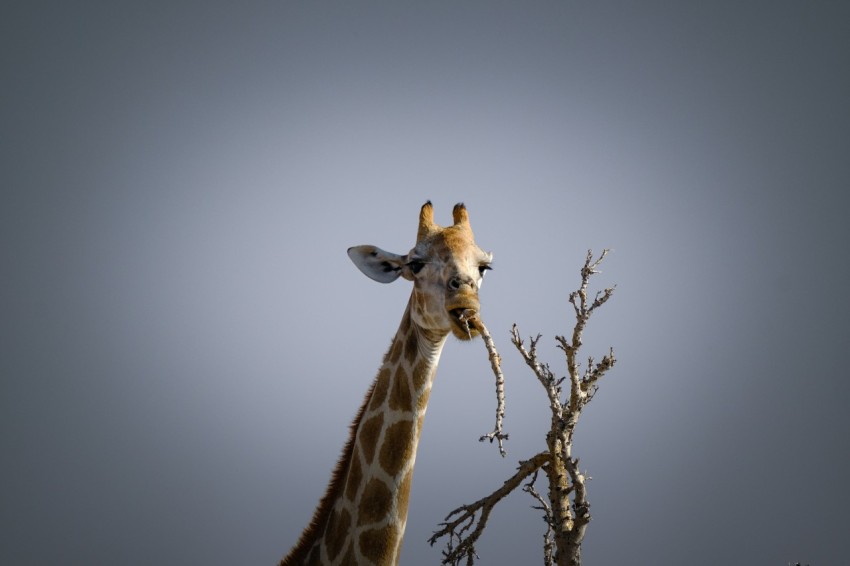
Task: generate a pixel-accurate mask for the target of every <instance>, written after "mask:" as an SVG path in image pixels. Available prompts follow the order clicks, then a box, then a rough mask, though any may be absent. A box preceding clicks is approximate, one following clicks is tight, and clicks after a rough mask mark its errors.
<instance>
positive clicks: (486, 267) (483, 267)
mask: <svg viewBox="0 0 850 566" xmlns="http://www.w3.org/2000/svg"><path fill="white" fill-rule="evenodd" d="M491 269H493V268H492V267H490V266H489V265H487V264H486V263H482V264H481V265H479V266H478V274H479V275H481V277H484V274H485V273H486V272H487V271H489V270H491Z"/></svg>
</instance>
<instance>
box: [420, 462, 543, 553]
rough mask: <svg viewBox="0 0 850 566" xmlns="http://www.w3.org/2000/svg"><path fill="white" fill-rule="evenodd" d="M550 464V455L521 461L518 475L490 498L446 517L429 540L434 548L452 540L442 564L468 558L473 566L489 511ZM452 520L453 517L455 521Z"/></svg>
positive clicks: (482, 499) (459, 508)
mask: <svg viewBox="0 0 850 566" xmlns="http://www.w3.org/2000/svg"><path fill="white" fill-rule="evenodd" d="M548 461H549V453H548V452H541V453H539V454H537V455H536V456H534V457H532V458H531V459H529V460H525V461H523V462H520V463H519V467H518V468H517V472H516V473H515V474H514V475H513V476H511V477H510V478H508V479H507V480H506V481H505V483H504V484H502V487H500V488H499V489H497V490H496V491H494V492H493V493H491V494H490V495H488V496H487V497H482V498H481V499H479V500H478V501H476V502H474V503H470V504H468V505H461V506H460V507H458V508H457V509H455V510H454V511H452V512H451V513H449V514H448V515H446V520H445V522H443V523H440V525H442V527H443V528H441V529H440V530H438V531H435V532H434V534H433V535H431V538H429V539H428V543H429V544H430V545H431V546H434V543H435V542H437V540H438V539H439V538H441V537H444V536H448V537H449V544H448V548H447V549H446V551H444V552H443V562H442V563H443V564H452V565H456V564H459V563H460V561H461V560H463V559H464V558H466V560H467V563H468V564H471V563H472V559H473V558H475V557H476V556H475V541H477V540H478V537H479V536H481V533H482V532H484V527H486V526H487V519H488V518H489V517H490V511H492V510H493V507H494V506H495V505H496V504H497V503H498V502H499V501H501V500H502V499H503V498H504V497H505V496H506V495H508V494H509V493H510V492H512V491H513V490H515V489H516V488H517V487H519V485H520V484H521V483H522V482H523V480H525V479H526V478H527V477H529V476H530V475H531V474H533V473H535V472H536V471H537V470H538V469H539V468H540V466H542V465H543V464H545V463H546V462H548ZM478 512H480V513H481V514H480V515H479V517H478V519H477V521H476V517H475V515H476V513H478ZM452 517H454V518H453V519H452ZM473 525H475V527H474V528H473V529H472V531H471V532H469V534H466V533H467V532H468V531H469V529H470V528H472V526H473ZM455 539H457V546H455V545H454V544H453V541H454V540H455Z"/></svg>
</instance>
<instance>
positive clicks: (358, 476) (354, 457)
mask: <svg viewBox="0 0 850 566" xmlns="http://www.w3.org/2000/svg"><path fill="white" fill-rule="evenodd" d="M361 481H363V468H362V467H361V466H360V453H359V452H358V450H357V447H356V446H355V447H354V452H353V453H352V454H351V464H350V465H349V468H348V480H347V482H346V484H345V496H346V497H347V498H348V500H349V501H354V499H355V498H356V497H357V488H358V487H360V482H361Z"/></svg>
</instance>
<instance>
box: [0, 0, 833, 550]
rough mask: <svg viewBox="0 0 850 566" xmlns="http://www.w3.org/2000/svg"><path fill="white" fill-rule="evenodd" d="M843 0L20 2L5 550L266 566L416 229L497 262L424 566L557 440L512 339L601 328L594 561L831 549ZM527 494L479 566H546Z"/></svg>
mask: <svg viewBox="0 0 850 566" xmlns="http://www.w3.org/2000/svg"><path fill="white" fill-rule="evenodd" d="M848 30H850V8H848V7H847V5H846V4H845V3H841V2H817V1H809V2H802V1H800V2H794V1H781V2H778V1H770V2H768V1H747V0H745V1H738V2H724V1H721V2H697V1H682V2H660V1H646V2H622V1H620V2H606V1H601V2H600V1H595V2H577V1H560V2H442V1H438V2H427V3H426V2H419V3H390V2H383V3H376V2H345V3H343V2H282V1H281V2H251V1H247V2H238V3H237V2H232V3H225V2H212V1H204V2H200V1H199V2H185V1H174V0H172V1H169V2H136V3H128V2H38V1H27V2H7V3H6V4H5V5H4V7H3V8H2V15H0V42H2V49H0V64H2V67H1V69H2V84H3V86H2V90H0V105H2V106H0V132H2V135H0V176H2V178H1V179H0V254H2V255H0V262H1V263H0V457H2V468H1V469H2V471H0V478H1V479H0V531H2V533H3V534H2V544H0V563H3V564H15V565H37V564H121V565H123V566H134V565H139V566H141V565H150V564H174V565H185V564H208V565H222V566H224V565H233V564H273V563H275V562H276V561H277V560H278V559H279V558H280V557H281V556H282V555H283V554H284V553H285V551H286V550H287V549H288V548H289V546H290V545H291V544H292V543H293V542H294V541H295V539H296V538H297V536H298V534H299V533H300V531H301V529H302V527H303V526H304V525H305V524H306V522H307V520H308V519H309V517H310V514H311V513H312V510H313V508H314V506H315V504H316V502H317V500H318V498H319V496H320V495H321V493H322V491H323V489H324V485H325V483H326V481H327V478H328V474H329V472H330V469H331V467H332V465H333V462H334V461H335V460H336V458H337V455H338V453H339V450H340V448H341V446H342V444H343V442H344V440H345V438H346V435H347V426H348V423H349V421H350V419H351V418H352V416H353V415H354V413H355V411H356V409H357V407H358V405H359V403H360V400H361V397H362V395H363V393H364V392H365V391H366V389H367V387H368V385H369V383H370V381H371V380H372V378H373V376H374V374H375V371H376V369H377V367H378V364H379V362H380V360H381V356H382V355H383V352H384V350H385V348H386V347H387V345H388V344H389V340H390V338H391V337H392V335H393V333H394V332H395V329H396V327H397V325H398V322H399V320H400V317H401V314H402V311H403V309H404V305H405V302H406V300H407V296H408V293H409V288H408V287H407V283H406V282H403V281H399V282H396V283H394V284H392V285H386V286H385V285H380V284H378V283H375V282H372V281H370V280H368V279H366V278H365V277H363V276H362V275H361V274H360V273H359V272H358V271H357V269H356V268H355V267H354V266H353V265H351V263H350V262H349V260H348V258H347V256H346V254H345V250H346V248H347V247H349V246H351V245H355V244H366V243H369V244H376V245H379V246H381V247H384V248H385V249H388V250H391V251H395V252H402V253H403V252H405V251H407V250H408V249H409V247H410V246H411V245H412V243H413V239H414V237H415V230H416V215H417V211H418V207H419V206H420V205H421V204H422V203H423V202H424V201H425V200H427V199H431V200H432V201H433V202H434V204H435V207H436V214H437V220H438V222H441V223H443V224H445V223H448V222H450V217H451V216H450V211H451V206H452V205H453V204H454V203H455V202H458V201H464V202H465V203H466V204H467V206H468V208H469V211H470V215H471V219H472V225H473V229H474V230H475V233H476V239H477V241H478V243H479V245H481V247H483V248H484V249H486V250H489V251H492V252H493V253H494V255H495V262H494V268H495V269H494V271H493V272H492V273H490V274H489V275H488V277H487V282H486V284H485V285H484V287H483V289H482V297H481V298H482V309H483V311H482V313H483V316H484V320H485V322H486V324H487V326H488V327H489V328H490V330H491V331H492V332H493V334H494V336H495V338H496V340H497V346H498V347H499V349H500V351H501V353H502V356H503V358H504V359H505V365H504V370H505V373H506V378H507V385H506V388H507V396H508V398H507V416H506V420H505V428H506V430H507V431H508V432H510V433H511V440H510V441H509V443H508V451H509V453H508V457H507V458H506V459H501V458H500V457H499V456H498V451H497V450H496V449H495V447H493V446H487V445H481V444H479V443H478V442H477V438H478V436H479V435H480V434H482V433H484V432H487V431H488V430H490V427H491V426H492V420H493V412H494V403H495V399H494V393H493V379H492V376H491V374H490V370H489V365H488V363H487V359H486V352H485V350H484V346H483V344H482V343H481V342H480V341H479V342H476V343H473V344H461V343H459V342H457V341H456V340H453V339H452V340H450V342H449V343H448V344H447V346H446V349H445V351H444V354H443V358H442V362H441V367H440V370H439V371H438V375H437V381H436V383H435V388H434V393H433V395H432V396H431V404H430V407H429V412H428V417H427V419H426V423H425V428H424V435H423V438H422V442H421V444H420V450H419V454H418V459H417V470H416V479H415V482H414V487H413V489H414V491H413V496H412V501H411V509H410V516H409V523H408V529H407V537H406V540H405V546H404V552H403V564H405V565H406V566H419V565H433V564H437V563H438V562H439V557H440V552H439V550H440V549H439V548H437V547H435V548H430V547H429V546H428V545H427V543H426V539H427V538H428V536H429V535H430V533H431V532H432V531H433V530H434V529H435V528H436V525H437V523H438V522H439V521H440V520H441V519H442V517H443V516H444V515H445V514H446V513H447V512H448V511H450V510H451V509H453V508H454V507H456V506H458V505H460V504H461V503H463V502H468V501H472V500H475V499H478V498H479V497H481V496H483V495H485V494H487V493H489V492H490V491H491V490H493V489H495V488H496V487H498V486H499V485H501V482H502V480H503V479H505V478H507V477H508V476H509V475H510V474H511V473H513V471H514V469H515V466H516V462H517V460H519V459H524V458H527V457H529V456H531V455H532V454H534V453H535V452H536V451H539V450H540V449H542V448H543V446H544V434H545V430H546V421H547V406H546V400H545V396H544V393H543V390H542V389H541V388H540V386H539V384H537V383H536V382H535V381H534V379H533V377H532V376H531V374H530V373H529V372H528V371H527V370H526V368H524V367H523V366H522V364H521V363H520V360H519V359H518V357H517V356H516V355H515V354H514V353H513V352H512V351H511V349H510V344H509V341H508V330H509V328H510V325H511V323H513V322H517V323H518V324H519V325H520V329H521V331H522V332H523V333H524V334H537V333H538V332H539V333H542V334H544V339H543V342H542V343H544V344H545V347H543V348H542V354H543V355H544V356H545V357H546V359H548V360H549V362H550V363H551V364H552V366H553V367H554V368H557V369H558V370H559V371H561V372H562V371H563V369H562V368H563V365H561V364H562V362H561V358H560V356H559V353H558V351H557V350H556V349H555V348H554V339H553V336H554V335H555V334H557V333H563V332H566V331H567V330H568V328H569V324H570V320H569V312H570V309H569V305H568V303H567V294H568V292H569V291H570V290H571V289H573V288H574V286H575V285H576V283H577V281H578V277H577V273H578V268H579V267H580V265H581V262H582V259H583V257H584V254H585V251H586V250H587V249H588V248H593V249H595V250H600V249H602V248H603V247H610V248H612V249H613V252H612V254H611V255H610V256H609V258H608V259H607V260H606V263H605V264H604V265H603V273H602V274H601V275H600V276H599V277H598V283H599V284H600V285H610V284H617V285H618V290H617V292H616V294H615V296H614V298H613V299H612V301H611V302H610V303H609V304H608V305H606V307H605V308H604V310H603V311H601V312H600V313H599V315H598V317H597V318H596V319H595V320H593V321H592V323H591V326H590V329H589V331H588V334H587V340H586V352H585V354H586V355H594V356H596V357H597V358H598V357H600V356H601V355H602V354H603V353H604V352H605V351H607V348H608V346H614V348H615V351H616V353H617V355H618V358H619V365H618V366H617V367H616V368H615V369H614V370H613V371H612V372H611V373H610V374H609V375H608V376H607V377H606V379H605V381H604V382H603V383H602V384H601V385H602V387H601V390H600V392H599V394H598V395H597V397H596V398H595V399H594V401H593V403H592V404H591V405H590V406H589V408H588V409H587V411H586V414H585V415H584V418H583V421H582V423H581V425H580V428H579V430H578V433H577V434H578V440H577V443H576V454H577V455H578V456H580V457H581V459H582V467H583V468H586V469H587V470H588V472H589V474H590V475H591V476H592V477H593V480H592V481H591V482H590V484H589V489H590V492H589V499H590V502H591V505H592V515H593V521H592V523H591V524H590V528H589V530H588V536H587V539H586V542H585V547H584V557H585V562H586V563H587V564H588V565H590V564H597V565H603V564H604V565H615V564H627V563H628V564H661V565H681V564H688V565H694V566H715V565H717V564H764V565H785V564H787V563H788V562H795V561H798V560H799V561H802V562H803V563H807V562H808V563H811V564H813V565H815V564H817V565H819V566H820V565H826V564H838V563H843V562H846V561H847V560H848V555H850V552H848V543H847V541H848V539H847V533H848V532H850V518H848V517H850V515H849V514H848V512H847V510H848V508H850V490H848V489H847V477H850V453H848V440H847V438H848V434H850V412H848V410H847V404H848V401H850V382H849V381H848V375H847V373H848V370H847V366H846V362H845V357H846V351H847V347H848V339H850V326H849V325H848V315H850V298H848V293H847V288H848V285H850V269H848V259H847V258H848V255H847V247H848V243H850V238H849V237H848V236H850V228H848V222H847V213H848V209H849V208H850V207H849V206H848V205H849V204H850V203H848V200H849V199H848V194H850V155H848V149H850V143H848V141H850V140H849V139H848V137H850V103H848V101H850V33H848ZM533 503H534V502H533V501H532V500H531V499H530V498H529V497H528V496H527V495H525V494H522V493H518V494H515V495H514V496H512V497H511V498H509V499H508V500H506V501H505V502H503V504H502V506H501V507H500V508H497V509H496V511H495V513H494V516H493V518H492V521H491V525H490V528H489V529H488V531H487V532H486V534H485V535H484V537H483V538H482V539H481V541H480V543H479V545H478V546H479V554H480V556H481V564H484V565H487V564H497V565H498V564H533V563H539V561H540V560H541V549H540V546H541V545H540V540H541V535H542V533H543V524H542V521H541V519H540V517H539V515H540V513H539V512H538V511H535V510H533V509H531V505H532V504H533Z"/></svg>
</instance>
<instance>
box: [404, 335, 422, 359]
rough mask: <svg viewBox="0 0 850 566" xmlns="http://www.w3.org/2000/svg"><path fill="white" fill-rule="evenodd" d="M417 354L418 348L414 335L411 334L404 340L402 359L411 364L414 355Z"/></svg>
mask: <svg viewBox="0 0 850 566" xmlns="http://www.w3.org/2000/svg"><path fill="white" fill-rule="evenodd" d="M418 352H419V346H418V344H417V340H416V333H415V332H411V333H410V334H408V335H407V338H406V339H405V340H404V358H405V359H406V360H407V361H408V363H413V360H415V359H416V354H417V353H418Z"/></svg>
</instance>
